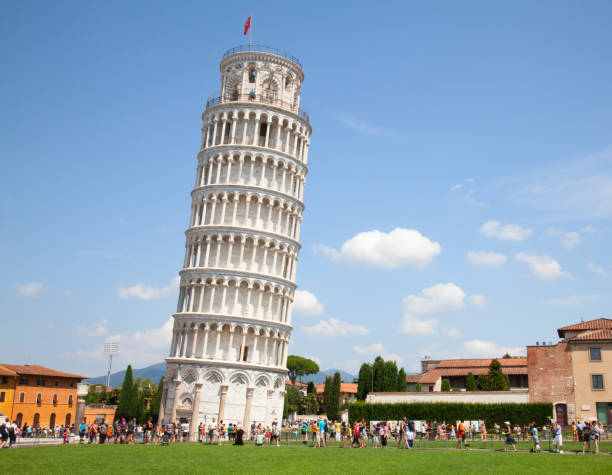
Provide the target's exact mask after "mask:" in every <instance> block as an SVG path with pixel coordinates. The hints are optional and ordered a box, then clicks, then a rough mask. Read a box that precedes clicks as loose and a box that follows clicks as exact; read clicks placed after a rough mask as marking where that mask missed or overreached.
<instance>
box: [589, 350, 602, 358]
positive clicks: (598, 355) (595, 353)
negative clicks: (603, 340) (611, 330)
mask: <svg viewBox="0 0 612 475" xmlns="http://www.w3.org/2000/svg"><path fill="white" fill-rule="evenodd" d="M589 357H590V359H591V361H601V348H599V347H597V348H589Z"/></svg>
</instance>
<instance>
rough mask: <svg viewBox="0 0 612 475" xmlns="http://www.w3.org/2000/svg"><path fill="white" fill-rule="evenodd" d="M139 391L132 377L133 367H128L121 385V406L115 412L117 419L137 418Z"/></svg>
mask: <svg viewBox="0 0 612 475" xmlns="http://www.w3.org/2000/svg"><path fill="white" fill-rule="evenodd" d="M137 391H138V389H137V388H136V386H134V379H133V377H132V365H128V367H127V370H126V371H125V377H124V378H123V383H122V384H121V393H120V395H119V405H118V406H117V410H116V411H115V416H116V417H125V418H126V419H131V418H132V417H135V416H136V405H137V404H138V394H137Z"/></svg>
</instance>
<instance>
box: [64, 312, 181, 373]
mask: <svg viewBox="0 0 612 475" xmlns="http://www.w3.org/2000/svg"><path fill="white" fill-rule="evenodd" d="M173 325H174V322H173V320H172V318H169V319H168V320H166V321H165V322H164V323H163V324H162V326H161V327H158V328H152V329H149V330H144V331H137V332H133V333H121V334H116V335H111V336H109V337H107V338H106V339H105V340H104V341H116V342H118V343H119V354H118V355H117V357H116V359H117V363H118V365H119V366H121V365H127V364H131V365H132V367H134V368H142V367H144V366H148V365H151V364H154V363H159V362H160V361H163V360H164V358H167V357H168V352H169V350H170V340H171V338H172V326H173ZM102 349H103V345H102V343H100V345H98V346H90V347H89V348H86V349H77V350H73V351H68V352H66V353H64V354H63V355H61V356H60V357H61V358H63V359H100V360H102V359H104V358H105V356H104V353H103V351H102ZM114 360H115V358H113V362H114Z"/></svg>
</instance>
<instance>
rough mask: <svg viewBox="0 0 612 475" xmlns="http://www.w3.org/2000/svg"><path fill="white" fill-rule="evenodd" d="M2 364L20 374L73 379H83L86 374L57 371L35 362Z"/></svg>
mask: <svg viewBox="0 0 612 475" xmlns="http://www.w3.org/2000/svg"><path fill="white" fill-rule="evenodd" d="M2 366H4V367H5V368H8V369H10V370H12V371H14V372H15V373H17V374H20V375H29V376H50V377H56V378H74V379H85V378H86V376H81V375H79V374H72V373H64V372H63V371H57V370H55V369H51V368H45V367H44V366H40V365H35V364H26V365H18V364H5V363H2Z"/></svg>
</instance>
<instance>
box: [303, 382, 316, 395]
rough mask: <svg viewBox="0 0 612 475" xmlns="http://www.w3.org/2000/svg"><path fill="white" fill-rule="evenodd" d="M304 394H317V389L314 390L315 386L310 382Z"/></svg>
mask: <svg viewBox="0 0 612 475" xmlns="http://www.w3.org/2000/svg"><path fill="white" fill-rule="evenodd" d="M306 394H317V388H315V384H314V383H313V382H312V381H308V386H306Z"/></svg>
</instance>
